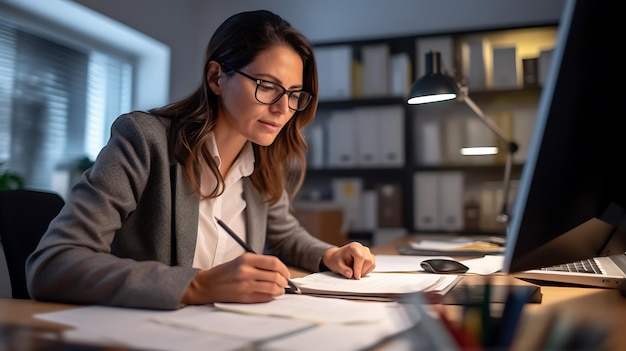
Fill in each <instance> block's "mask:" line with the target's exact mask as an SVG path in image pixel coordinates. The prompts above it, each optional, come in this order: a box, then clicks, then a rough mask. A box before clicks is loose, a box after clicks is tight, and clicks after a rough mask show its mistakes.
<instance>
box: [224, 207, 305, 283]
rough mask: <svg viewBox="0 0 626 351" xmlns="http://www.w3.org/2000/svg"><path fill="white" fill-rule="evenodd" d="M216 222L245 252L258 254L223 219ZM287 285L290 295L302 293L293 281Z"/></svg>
mask: <svg viewBox="0 0 626 351" xmlns="http://www.w3.org/2000/svg"><path fill="white" fill-rule="evenodd" d="M215 220H216V221H217V224H219V225H220V227H222V228H224V230H225V231H226V233H228V235H230V236H231V237H232V238H233V239H235V241H236V242H237V243H238V244H239V245H241V247H243V248H244V250H246V251H247V252H250V253H256V252H254V250H252V248H251V247H250V246H248V244H246V243H245V242H244V241H243V240H241V238H240V237H239V235H237V234H236V233H235V232H234V231H233V230H232V229H230V227H229V226H227V225H226V223H224V222H223V221H222V220H221V219H219V218H217V217H215ZM287 283H288V284H289V286H287V287H285V292H286V293H289V294H301V293H302V291H301V290H300V288H298V286H296V284H294V283H293V282H292V281H291V280H289V279H287Z"/></svg>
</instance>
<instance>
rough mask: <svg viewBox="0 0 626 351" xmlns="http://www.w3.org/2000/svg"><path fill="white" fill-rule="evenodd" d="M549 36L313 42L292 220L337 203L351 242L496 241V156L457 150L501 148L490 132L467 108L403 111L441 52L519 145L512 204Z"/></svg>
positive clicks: (538, 31) (549, 29) (532, 32)
mask: <svg viewBox="0 0 626 351" xmlns="http://www.w3.org/2000/svg"><path fill="white" fill-rule="evenodd" d="M557 28H558V27H557V24H555V23H549V24H542V25H534V26H528V27H521V28H495V29H489V30H481V31H472V32H461V33H434V34H432V35H416V36H404V37H394V38H379V39H370V40H361V41H349V42H335V43H319V44H316V45H315V50H316V57H317V59H318V70H319V81H320V102H319V105H318V112H317V116H316V119H315V121H314V122H313V124H312V125H311V126H309V127H308V128H307V130H305V137H306V138H307V141H308V143H309V147H310V149H309V153H308V155H307V158H308V169H307V175H306V180H305V184H304V186H303V188H302V189H301V191H300V193H299V194H298V197H297V198H296V202H295V204H294V208H295V209H296V211H297V209H298V203H307V202H316V201H333V202H338V203H340V204H341V205H342V206H343V207H344V216H346V217H347V219H346V221H345V223H344V224H345V225H346V227H344V228H347V229H346V230H347V232H348V234H349V235H348V236H349V238H350V239H364V240H372V239H373V237H374V236H376V235H378V233H381V232H382V233H385V232H393V231H394V230H395V231H396V232H397V231H402V232H404V233H420V232H430V233H448V232H454V233H472V234H503V233H504V230H505V228H504V225H503V224H501V223H497V222H496V220H495V217H496V213H497V210H498V208H499V205H498V203H497V202H498V199H499V198H500V196H501V190H500V189H501V185H502V184H501V183H502V177H503V173H504V159H503V157H504V152H502V151H500V153H498V154H496V155H494V156H472V157H468V156H462V155H461V154H460V152H459V149H460V148H461V147H462V146H476V145H477V144H484V145H483V146H485V145H496V146H498V145H497V143H498V142H499V141H498V140H497V137H496V135H495V134H493V133H492V132H491V131H490V130H489V129H488V128H487V127H486V126H484V125H483V124H482V122H481V121H480V120H479V119H478V118H477V117H476V116H474V115H473V112H472V111H471V110H470V109H469V108H468V107H467V106H466V105H465V104H462V103H459V102H456V101H450V102H443V103H436V104H426V105H407V104H406V95H407V94H408V90H409V89H410V85H411V84H412V83H413V81H414V80H415V79H416V77H418V76H420V75H421V74H422V72H423V71H424V68H423V61H424V56H425V52H426V51H428V50H436V51H439V52H441V53H442V63H443V65H444V69H445V70H446V71H447V73H448V74H449V75H453V76H454V77H455V78H456V79H457V80H458V81H460V82H462V83H463V84H464V85H467V86H468V88H469V95H470V97H471V98H472V99H473V100H474V101H475V102H476V104H477V105H478V106H480V108H481V109H482V110H483V111H484V112H485V113H486V114H488V115H489V116H490V117H492V118H493V119H494V120H495V121H496V123H498V125H499V126H500V127H501V128H503V129H504V130H505V131H506V132H508V133H510V135H512V136H513V138H514V139H515V141H516V142H517V143H518V144H519V145H520V150H519V151H518V152H517V153H516V154H515V159H514V166H513V170H512V178H511V179H512V180H513V181H512V188H511V192H510V195H509V199H510V200H511V201H512V200H513V199H514V196H515V192H516V180H517V179H519V176H520V174H521V170H522V168H523V164H524V160H525V154H526V151H527V150H526V147H527V145H528V140H529V138H530V135H531V133H532V129H533V123H534V117H535V113H536V109H537V105H538V102H539V98H540V95H541V85H542V83H543V80H544V79H545V72H546V71H547V68H546V67H547V64H546V62H547V63H549V60H550V53H551V49H553V46H554V43H555V40H556V33H557ZM472 144H476V145H472ZM428 211H431V212H434V213H433V214H431V215H430V217H429V215H428V214H427V212H428ZM383 235H385V234H383ZM377 241H378V239H377ZM374 244H376V243H374Z"/></svg>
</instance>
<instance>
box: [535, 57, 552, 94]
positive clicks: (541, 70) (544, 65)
mask: <svg viewBox="0 0 626 351" xmlns="http://www.w3.org/2000/svg"><path fill="white" fill-rule="evenodd" d="M553 53H554V49H549V50H542V51H541V52H540V53H539V62H538V63H537V72H538V75H539V85H540V86H543V85H544V84H545V83H546V80H547V79H548V73H549V71H550V63H551V62H552V54H553Z"/></svg>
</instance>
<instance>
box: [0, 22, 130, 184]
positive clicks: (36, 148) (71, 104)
mask: <svg viewBox="0 0 626 351" xmlns="http://www.w3.org/2000/svg"><path fill="white" fill-rule="evenodd" d="M132 77H133V65H132V63H131V62H129V61H128V60H125V59H123V58H119V57H115V56H113V55H110V54H107V53H104V52H99V51H93V50H87V49H83V48H81V49H76V48H72V47H69V46H67V45H65V44H62V43H59V42H55V41H52V40H50V39H47V38H43V37H41V36H38V35H35V34H31V33H28V32H27V30H25V29H24V28H20V26H19V25H17V24H16V23H14V22H12V21H11V20H9V19H6V18H3V17H0V162H3V163H6V165H8V168H9V169H10V170H11V171H12V172H13V173H17V174H19V175H21V176H22V177H23V178H24V181H25V185H26V186H27V187H31V188H39V189H48V190H54V191H57V192H59V193H61V194H62V195H65V191H66V189H67V187H68V186H69V185H70V183H71V182H72V180H71V176H72V175H76V173H79V164H80V160H82V159H84V158H85V157H87V158H89V159H91V160H93V159H94V158H95V157H96V155H97V154H98V152H99V151H100V149H101V148H102V146H104V144H105V143H106V141H107V139H108V135H109V128H110V126H111V123H112V121H113V119H114V118H116V117H117V116H118V115H119V114H121V113H124V112H128V111H129V110H130V108H131V100H132V91H133V89H132V84H133V80H132ZM6 165H5V166H6Z"/></svg>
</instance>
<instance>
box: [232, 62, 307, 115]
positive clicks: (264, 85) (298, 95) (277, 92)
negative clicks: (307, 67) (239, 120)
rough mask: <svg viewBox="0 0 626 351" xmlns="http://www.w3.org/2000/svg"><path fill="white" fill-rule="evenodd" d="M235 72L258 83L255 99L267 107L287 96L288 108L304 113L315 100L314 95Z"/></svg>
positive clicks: (235, 70) (238, 71)
mask: <svg viewBox="0 0 626 351" xmlns="http://www.w3.org/2000/svg"><path fill="white" fill-rule="evenodd" d="M232 71H233V72H237V73H239V74H241V75H242V76H244V77H246V78H248V79H250V80H251V81H254V82H255V83H256V90H255V91H254V97H255V98H256V100H257V101H258V102H260V103H262V104H265V105H272V104H275V103H276V102H278V100H280V98H282V97H283V95H285V94H287V101H288V103H287V104H288V106H289V108H290V109H292V110H294V111H304V109H305V108H306V107H307V106H309V103H310V102H311V100H312V99H313V95H312V94H311V93H309V92H306V91H303V90H287V89H285V88H284V87H283V86H282V85H280V84H278V83H274V82H270V81H269V80H264V79H259V78H254V77H253V76H251V75H249V74H246V73H243V72H241V71H240V70H237V69H234V70H232Z"/></svg>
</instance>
